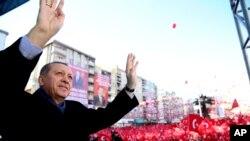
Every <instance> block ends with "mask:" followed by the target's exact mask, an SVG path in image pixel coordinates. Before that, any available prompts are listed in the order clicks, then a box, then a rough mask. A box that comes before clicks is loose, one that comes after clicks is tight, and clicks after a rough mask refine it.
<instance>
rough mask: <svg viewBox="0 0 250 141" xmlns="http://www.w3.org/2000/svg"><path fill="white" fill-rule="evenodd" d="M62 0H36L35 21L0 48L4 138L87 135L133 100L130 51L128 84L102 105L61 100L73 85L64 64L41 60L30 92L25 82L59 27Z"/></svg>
mask: <svg viewBox="0 0 250 141" xmlns="http://www.w3.org/2000/svg"><path fill="white" fill-rule="evenodd" d="M63 5H64V1H63V0H60V2H59V4H58V5H57V0H51V1H49V0H40V8H39V13H38V18H37V23H36V25H35V26H34V27H33V28H32V29H31V30H30V32H29V33H28V34H27V35H25V36H23V37H21V38H19V39H18V40H17V41H16V42H15V43H13V44H12V45H11V46H10V47H8V48H6V49H5V50H3V51H0V66H1V69H0V74H2V76H1V81H0V90H1V93H0V113H1V117H0V136H1V140H4V141H22V140H25V141H47V140H58V141H88V136H89V135H90V134H92V133H94V132H97V131H99V130H101V129H104V128H106V127H109V126H111V125H113V124H114V123H115V122H117V121H118V120H119V119H120V118H122V117H123V116H124V115H125V114H127V113H128V112H129V111H131V110H132V109H133V108H134V107H136V106H137V105H138V101H137V99H136V97H135V96H134V94H133V91H134V90H133V89H134V88H135V87H136V80H137V75H136V68H137V64H138V62H136V61H135V56H134V55H133V54H129V55H128V57H127V65H126V75H127V80H128V83H127V86H126V88H124V89H123V90H122V91H121V92H120V93H119V94H118V95H117V96H116V98H115V99H114V100H113V101H112V103H110V104H108V105H107V107H106V108H100V109H97V110H94V109H88V108H86V107H85V106H84V105H82V104H81V103H79V102H76V101H70V100H65V98H66V97H67V96H68V95H69V93H70V91H71V88H72V78H73V77H72V71H71V69H70V68H69V67H68V66H67V64H65V63H62V62H53V63H49V64H47V65H45V66H44V67H43V68H42V69H41V72H40V76H39V78H38V81H39V85H40V88H39V89H38V90H37V91H36V92H35V93H34V94H32V95H31V94H29V93H27V92H25V91H24V88H25V86H26V84H27V82H28V80H29V77H30V74H31V72H32V71H33V69H34V67H35V66H36V64H37V62H38V60H39V57H40V55H41V54H42V48H43V47H44V45H45V44H46V43H47V42H48V41H49V40H50V39H51V38H52V37H53V36H54V35H55V34H56V33H57V32H58V31H59V30H60V29H61V27H62V25H63V22H64V13H63V11H62V8H63Z"/></svg>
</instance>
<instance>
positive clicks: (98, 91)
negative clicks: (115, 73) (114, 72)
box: [94, 73, 110, 107]
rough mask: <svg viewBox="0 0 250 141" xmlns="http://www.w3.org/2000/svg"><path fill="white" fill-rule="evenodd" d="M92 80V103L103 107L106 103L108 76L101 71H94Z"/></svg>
mask: <svg viewBox="0 0 250 141" xmlns="http://www.w3.org/2000/svg"><path fill="white" fill-rule="evenodd" d="M94 81H95V82H94V84H95V85H94V105H95V106H98V107H105V106H106V105H107V103H108V92H109V86H110V76H109V75H105V74H103V73H95V78H94Z"/></svg>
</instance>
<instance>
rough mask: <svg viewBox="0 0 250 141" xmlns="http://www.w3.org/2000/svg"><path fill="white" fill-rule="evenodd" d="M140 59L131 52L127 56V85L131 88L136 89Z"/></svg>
mask: <svg viewBox="0 0 250 141" xmlns="http://www.w3.org/2000/svg"><path fill="white" fill-rule="evenodd" d="M137 65H138V61H136V57H135V55H134V54H132V53H129V54H128V57H127V64H126V77H127V86H128V87H129V88H130V89H135V87H136V83H137V74H136V69H137Z"/></svg>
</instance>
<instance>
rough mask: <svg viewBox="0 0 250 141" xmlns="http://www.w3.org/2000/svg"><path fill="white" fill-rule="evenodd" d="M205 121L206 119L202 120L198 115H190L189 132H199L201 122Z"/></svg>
mask: <svg viewBox="0 0 250 141" xmlns="http://www.w3.org/2000/svg"><path fill="white" fill-rule="evenodd" d="M203 119H204V118H202V117H201V116H199V115H197V114H189V115H188V128H189V131H194V132H197V131H198V127H199V125H200V124H201V122H202V121H203Z"/></svg>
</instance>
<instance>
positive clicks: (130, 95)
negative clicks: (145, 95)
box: [125, 90, 135, 99]
mask: <svg viewBox="0 0 250 141" xmlns="http://www.w3.org/2000/svg"><path fill="white" fill-rule="evenodd" d="M125 91H126V93H127V95H128V96H129V97H130V98H131V99H133V98H134V96H135V94H134V92H132V93H131V92H129V91H127V90H125Z"/></svg>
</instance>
